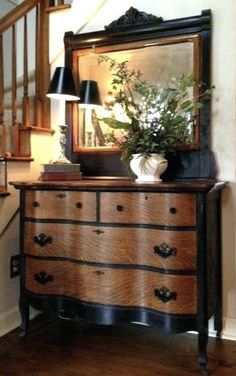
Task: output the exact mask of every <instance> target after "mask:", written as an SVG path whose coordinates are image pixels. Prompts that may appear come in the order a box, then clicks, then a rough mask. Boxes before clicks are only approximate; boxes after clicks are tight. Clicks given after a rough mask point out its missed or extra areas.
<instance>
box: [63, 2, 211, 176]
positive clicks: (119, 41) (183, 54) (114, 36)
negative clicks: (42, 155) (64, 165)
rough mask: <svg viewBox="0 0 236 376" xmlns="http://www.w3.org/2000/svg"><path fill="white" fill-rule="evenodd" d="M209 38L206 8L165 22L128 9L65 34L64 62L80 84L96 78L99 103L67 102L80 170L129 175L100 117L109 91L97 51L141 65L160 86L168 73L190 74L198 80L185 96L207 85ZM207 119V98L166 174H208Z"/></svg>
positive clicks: (70, 147)
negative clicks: (107, 21) (101, 24)
mask: <svg viewBox="0 0 236 376" xmlns="http://www.w3.org/2000/svg"><path fill="white" fill-rule="evenodd" d="M210 39H211V12H210V10H206V11H202V13H201V15H197V16H192V17H187V18H180V19H175V20H168V21H163V20H162V19H161V18H158V17H155V16H152V15H148V14H146V13H144V12H139V11H137V10H134V9H133V8H132V9H130V10H129V11H128V12H126V14H125V15H124V16H122V17H120V19H118V20H116V21H114V22H112V23H111V25H109V27H108V28H106V30H102V31H96V32H91V33H85V34H73V33H72V32H67V33H66V34H65V38H64V41H65V65H66V66H69V67H72V69H73V71H74V73H75V76H76V78H77V81H78V85H79V87H81V86H82V83H84V82H86V81H89V82H95V83H96V88H97V90H98V93H99V98H100V99H99V101H97V102H99V103H96V104H97V106H86V105H83V103H82V104H78V103H69V104H68V105H67V119H66V120H67V123H68V125H70V127H68V143H67V155H68V157H69V158H70V159H71V160H72V161H74V162H80V163H82V165H83V174H84V175H87V176H89V175H96V176H98V175H99V176H100V175H104V176H105V175H110V174H111V173H112V174H114V172H113V171H115V173H116V174H117V175H123V174H127V172H125V169H124V166H123V165H122V163H121V162H120V153H119V149H118V148H117V146H114V143H113V142H112V137H111V132H112V131H113V130H111V129H110V127H109V126H108V125H107V124H106V123H105V122H104V121H103V120H102V119H103V118H104V111H106V109H105V107H106V103H107V101H108V98H109V97H110V96H112V94H113V93H112V87H111V80H112V76H111V74H112V72H111V71H110V70H109V64H107V63H104V62H103V63H102V64H100V65H99V64H98V58H99V56H101V55H102V56H104V55H106V56H109V57H111V58H112V59H115V60H116V61H118V62H122V61H128V66H129V68H131V69H135V70H140V71H141V73H142V74H143V77H144V78H145V79H146V80H147V81H149V82H151V83H159V84H160V85H162V86H163V87H164V86H165V85H166V84H167V82H168V81H169V80H170V78H172V77H180V76H181V75H188V74H190V73H192V74H193V76H194V77H195V78H196V80H197V81H198V83H199V85H196V86H195V87H194V88H193V89H191V90H192V91H191V90H190V92H189V95H190V96H192V95H194V96H195V95H196V96H198V95H200V94H201V92H204V91H205V89H207V88H208V87H210ZM105 117H106V116H105ZM209 123H210V102H209V100H205V101H204V103H203V107H202V108H201V109H199V110H198V111H197V112H196V116H195V118H194V121H193V122H192V124H191V126H190V129H189V142H188V144H186V143H185V144H184V145H182V146H181V147H180V149H179V150H178V151H177V153H176V155H175V157H174V158H172V156H170V158H168V160H169V168H168V173H169V174H170V178H172V179H173V178H189V177H199V176H201V177H205V176H209V174H211V172H209V171H210V169H211V166H210V165H209V164H208V161H209V158H208V153H209V139H210V132H209V129H210V127H209ZM117 132H119V131H117ZM116 138H117V137H116ZM118 138H119V135H118ZM172 161H173V162H172ZM172 165H173V166H172ZM172 167H173V168H172ZM212 174H213V173H212ZM168 178H169V176H168Z"/></svg>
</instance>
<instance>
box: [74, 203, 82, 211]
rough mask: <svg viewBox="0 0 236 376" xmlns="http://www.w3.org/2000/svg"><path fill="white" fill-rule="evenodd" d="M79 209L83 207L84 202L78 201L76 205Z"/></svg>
mask: <svg viewBox="0 0 236 376" xmlns="http://www.w3.org/2000/svg"><path fill="white" fill-rule="evenodd" d="M75 206H76V207H77V208H78V209H81V208H82V206H83V204H82V202H77V203H76V205H75Z"/></svg>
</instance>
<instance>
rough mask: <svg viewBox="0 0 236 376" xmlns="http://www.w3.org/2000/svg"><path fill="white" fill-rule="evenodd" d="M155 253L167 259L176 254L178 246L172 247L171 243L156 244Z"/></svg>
mask: <svg viewBox="0 0 236 376" xmlns="http://www.w3.org/2000/svg"><path fill="white" fill-rule="evenodd" d="M153 249H154V253H157V254H158V255H159V256H161V257H163V258H164V259H166V258H167V257H170V256H176V253H177V250H176V248H171V247H170V246H169V244H166V243H161V244H160V245H155V246H154V247H153Z"/></svg>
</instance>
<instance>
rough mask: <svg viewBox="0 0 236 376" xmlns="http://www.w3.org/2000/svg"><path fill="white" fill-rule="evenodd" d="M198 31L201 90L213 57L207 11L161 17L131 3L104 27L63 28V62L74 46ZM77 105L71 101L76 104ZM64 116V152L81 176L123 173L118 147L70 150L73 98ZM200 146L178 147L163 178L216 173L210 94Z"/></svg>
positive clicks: (202, 118) (210, 176)
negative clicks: (90, 29) (96, 150)
mask: <svg viewBox="0 0 236 376" xmlns="http://www.w3.org/2000/svg"><path fill="white" fill-rule="evenodd" d="M193 34H197V35H199V40H200V48H199V66H200V78H201V83H202V86H201V90H202V91H204V90H205V89H207V88H209V87H210V86H211V85H210V70H211V64H210V60H211V59H210V57H211V11H210V10H204V11H202V13H201V15H198V16H192V17H186V18H180V19H174V20H168V21H163V20H162V18H160V17H159V18H158V17H155V16H152V15H148V14H146V13H144V12H139V11H137V10H135V9H134V8H131V9H130V10H129V11H128V12H126V14H125V15H124V16H122V17H120V18H119V19H118V20H116V21H113V22H112V23H111V24H110V25H109V26H108V27H106V30H102V31H96V32H91V33H84V34H73V32H67V33H65V37H64V43H65V66H67V67H70V68H72V69H73V68H74V61H73V52H74V51H78V50H80V49H81V50H82V49H87V48H91V49H92V48H96V47H102V46H108V45H116V44H121V43H124V42H125V43H127V42H129V41H130V42H134V41H140V40H143V41H145V40H147V39H151V38H152V39H156V38H165V37H176V36H188V35H193ZM74 106H75V105H74ZM66 122H67V124H69V125H71V128H70V127H68V128H70V129H68V144H67V157H68V158H70V159H71V160H72V161H73V162H74V163H81V164H82V172H83V175H84V176H114V175H116V176H126V175H128V172H127V169H126V168H125V167H124V165H123V163H122V162H121V161H120V152H114V153H106V152H99V153H96V154H94V153H86V154H83V153H78V152H75V151H73V104H71V103H68V104H67V110H66ZM199 126H200V130H199V148H198V149H197V150H179V151H177V153H176V155H175V156H168V161H169V167H168V169H167V172H166V173H165V175H164V179H166V180H186V179H187V180H188V179H215V177H216V168H215V161H214V156H213V154H212V153H211V151H210V149H209V147H210V100H205V101H204V103H203V107H202V108H201V110H200V121H199Z"/></svg>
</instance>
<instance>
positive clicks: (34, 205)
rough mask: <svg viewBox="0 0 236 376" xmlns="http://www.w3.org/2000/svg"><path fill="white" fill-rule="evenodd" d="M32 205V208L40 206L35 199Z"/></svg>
mask: <svg viewBox="0 0 236 376" xmlns="http://www.w3.org/2000/svg"><path fill="white" fill-rule="evenodd" d="M32 205H33V207H34V208H37V206H40V203H39V202H37V201H33V203H32Z"/></svg>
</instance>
